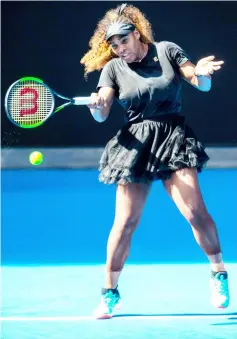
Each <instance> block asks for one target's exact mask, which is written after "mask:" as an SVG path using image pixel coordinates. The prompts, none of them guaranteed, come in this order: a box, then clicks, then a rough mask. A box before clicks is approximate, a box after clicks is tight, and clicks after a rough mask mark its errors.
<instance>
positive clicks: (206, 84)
mask: <svg viewBox="0 0 237 339" xmlns="http://www.w3.org/2000/svg"><path fill="white" fill-rule="evenodd" d="M214 59H215V57H214V56H213V55H212V56H209V57H206V58H203V59H201V60H199V61H198V63H197V65H194V64H193V63H192V62H191V61H189V60H188V61H186V62H185V63H184V64H183V65H182V66H180V67H179V72H180V74H181V76H182V77H183V78H184V79H185V80H186V81H187V82H188V83H190V84H191V85H192V86H194V87H196V88H197V89H199V90H200V91H203V92H208V91H209V90H210V89H211V82H212V81H211V74H213V73H214V72H215V71H218V70H219V69H221V65H223V63H224V61H213V60H214Z"/></svg>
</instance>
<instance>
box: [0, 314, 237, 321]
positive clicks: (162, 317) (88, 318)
mask: <svg viewBox="0 0 237 339" xmlns="http://www.w3.org/2000/svg"><path fill="white" fill-rule="evenodd" d="M231 316H233V315H231V314H223V315H220V314H215V315H214V314H212V315H209V314H207V315H150V316H142V315H141V316H135V315H134V316H126V315H124V316H117V317H116V316H115V317H114V318H113V319H116V318H117V319H123V320H138V321H139V320H142V319H147V320H148V319H149V320H150V319H153V320H165V319H166V320H171V319H172V320H176V319H205V318H206V319H207V318H218V319H225V318H228V317H231ZM92 320H95V318H94V317H91V316H78V317H0V321H9V322H10V321H29V322H34V321H35V322H37V321H46V322H50V321H51V322H58V321H64V322H72V321H75V322H76V321H92Z"/></svg>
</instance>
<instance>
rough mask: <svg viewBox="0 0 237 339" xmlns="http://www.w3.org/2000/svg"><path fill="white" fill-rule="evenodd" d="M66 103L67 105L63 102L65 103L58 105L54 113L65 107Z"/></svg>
mask: <svg viewBox="0 0 237 339" xmlns="http://www.w3.org/2000/svg"><path fill="white" fill-rule="evenodd" d="M65 105H67V104H63V105H61V106H59V107H57V108H56V110H55V111H54V113H57V112H58V111H61V109H63V108H64V107H65Z"/></svg>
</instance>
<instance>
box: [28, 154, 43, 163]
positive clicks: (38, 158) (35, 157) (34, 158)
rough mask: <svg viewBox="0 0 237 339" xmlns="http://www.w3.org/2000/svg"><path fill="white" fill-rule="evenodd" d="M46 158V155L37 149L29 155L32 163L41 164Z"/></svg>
mask: <svg viewBox="0 0 237 339" xmlns="http://www.w3.org/2000/svg"><path fill="white" fill-rule="evenodd" d="M43 160H44V156H43V154H42V153H41V152H38V151H35V152H32V153H31V154H30V156H29V161H30V163H31V164H32V165H35V166H37V165H40V164H41V163H42V162H43Z"/></svg>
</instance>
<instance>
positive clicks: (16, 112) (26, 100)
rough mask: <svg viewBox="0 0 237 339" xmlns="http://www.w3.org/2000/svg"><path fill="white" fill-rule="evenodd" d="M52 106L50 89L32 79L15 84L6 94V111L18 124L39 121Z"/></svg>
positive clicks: (32, 123) (44, 117) (30, 123)
mask: <svg viewBox="0 0 237 339" xmlns="http://www.w3.org/2000/svg"><path fill="white" fill-rule="evenodd" d="M53 107H54V98H53V94H52V93H51V91H50V90H49V89H48V88H47V87H46V86H44V85H43V84H41V83H38V82H36V81H34V80H25V81H22V82H19V83H17V84H15V85H14V86H13V88H12V89H11V91H10V93H9V96H8V112H9V113H10V115H11V118H12V120H13V121H15V122H16V123H18V124H23V125H34V124H38V123H41V122H43V121H44V120H45V119H46V118H47V117H48V115H49V114H50V113H51V112H52V110H53Z"/></svg>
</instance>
